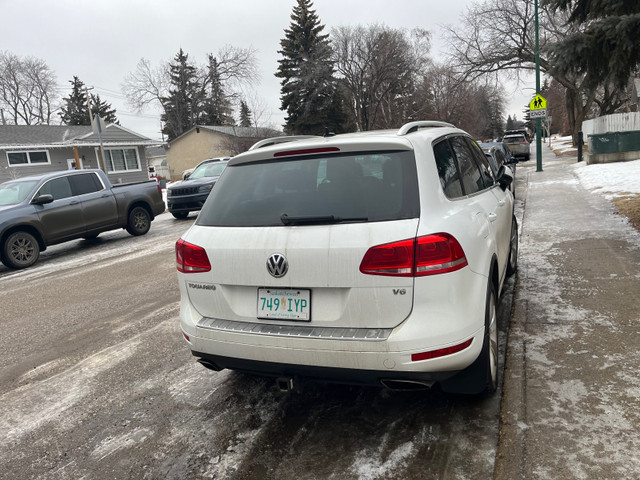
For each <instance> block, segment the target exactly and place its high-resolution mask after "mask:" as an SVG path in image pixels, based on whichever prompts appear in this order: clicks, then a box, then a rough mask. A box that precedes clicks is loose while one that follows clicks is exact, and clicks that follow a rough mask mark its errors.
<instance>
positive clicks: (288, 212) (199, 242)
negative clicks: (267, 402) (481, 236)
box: [183, 151, 419, 328]
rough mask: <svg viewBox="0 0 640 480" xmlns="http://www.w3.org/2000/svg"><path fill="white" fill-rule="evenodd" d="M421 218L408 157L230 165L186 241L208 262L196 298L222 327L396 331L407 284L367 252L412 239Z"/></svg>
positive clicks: (193, 291)
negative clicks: (369, 260) (368, 261)
mask: <svg viewBox="0 0 640 480" xmlns="http://www.w3.org/2000/svg"><path fill="white" fill-rule="evenodd" d="M418 217H419V201H418V187H417V178H416V169H415V160H414V156H413V152H412V151H383V152H380V151H376V152H364V153H357V154H353V153H349V154H335V155H306V156H304V155H302V156H295V157H292V158H286V159H277V160H269V161H260V162H251V163H240V164H237V165H230V166H229V167H228V168H227V171H225V174H224V175H223V176H222V177H221V180H220V181H219V182H218V184H217V185H216V188H215V189H214V191H213V192H212V195H211V196H210V198H209V200H208V201H207V203H206V204H205V206H204V208H203V210H202V212H201V213H200V216H199V217H198V220H197V221H196V224H195V225H194V226H193V227H192V228H191V229H190V230H189V232H187V233H186V234H185V236H184V237H183V238H184V240H185V241H186V242H188V243H190V244H193V245H196V246H199V247H202V248H204V250H205V251H206V254H207V257H208V259H209V262H210V264H211V271H209V272H206V273H198V274H195V275H185V282H186V286H187V292H188V295H189V299H190V301H191V303H192V305H193V306H194V308H196V309H197V311H198V312H199V313H200V314H201V315H203V316H204V317H209V318H216V319H224V320H234V321H239V322H253V323H255V322H264V323H269V324H276V325H280V324H282V325H291V324H295V325H307V326H318V327H339V328H393V327H394V326H396V325H398V324H399V323H401V322H402V321H403V320H404V319H405V318H406V317H407V316H408V315H409V314H410V312H411V309H412V306H413V278H412V276H411V275H406V276H399V275H398V273H399V274H400V275H402V272H401V271H400V272H396V270H394V268H395V267H396V265H391V268H390V269H389V268H386V267H389V265H385V266H384V267H385V268H383V269H382V270H381V271H380V272H378V271H376V270H375V268H373V269H369V273H363V272H362V271H361V265H362V262H363V259H364V258H365V256H366V254H367V252H368V251H369V249H370V248H371V247H375V246H378V245H383V244H389V243H392V242H398V241H400V240H405V239H413V238H414V237H415V236H416V232H417V228H418ZM387 250H389V249H387ZM387 250H385V249H382V250H378V251H377V253H378V254H379V255H381V257H380V256H379V257H376V258H377V260H376V261H379V262H383V263H384V261H385V260H384V257H385V255H386V254H387V253H393V252H391V250H393V249H391V250H389V251H387ZM394 261H395V260H394ZM369 266H370V267H371V265H369ZM389 272H392V273H394V275H387V274H388V273H389ZM371 273H374V274H371ZM378 273H385V275H380V274H378ZM405 273H406V272H405Z"/></svg>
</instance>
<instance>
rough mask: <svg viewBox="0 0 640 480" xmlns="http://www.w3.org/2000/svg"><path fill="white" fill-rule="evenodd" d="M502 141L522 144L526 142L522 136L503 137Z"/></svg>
mask: <svg viewBox="0 0 640 480" xmlns="http://www.w3.org/2000/svg"><path fill="white" fill-rule="evenodd" d="M502 141H503V142H504V143H522V142H526V141H527V140H526V139H525V138H524V135H513V136H510V137H504V138H503V139H502Z"/></svg>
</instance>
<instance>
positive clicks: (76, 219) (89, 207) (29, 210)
mask: <svg viewBox="0 0 640 480" xmlns="http://www.w3.org/2000/svg"><path fill="white" fill-rule="evenodd" d="M164 210H165V205H164V201H163V200H162V191H161V189H160V186H159V185H158V182H157V181H155V180H150V181H145V182H139V183H131V184H123V185H112V184H111V182H110V181H109V178H108V177H107V175H106V174H105V173H104V172H103V171H102V170H66V171H62V172H55V173H48V174H45V175H39V176H33V177H23V178H20V179H17V180H10V181H8V182H4V183H2V184H0V248H1V250H0V261H2V263H3V264H5V265H6V266H7V267H9V268H26V267H29V266H31V265H33V264H34V263H35V262H36V261H37V260H38V257H39V256H40V252H41V251H44V250H45V249H46V248H47V247H48V246H50V245H55V244H58V243H62V242H67V241H69V240H74V239H76V238H95V237H97V236H98V235H99V234H100V233H102V232H106V231H107V230H115V229H118V228H125V229H126V230H127V232H129V233H130V234H131V235H144V234H145V233H147V232H148V231H149V228H150V226H151V221H152V220H153V219H154V217H155V216H156V215H158V214H160V213H162V212H164Z"/></svg>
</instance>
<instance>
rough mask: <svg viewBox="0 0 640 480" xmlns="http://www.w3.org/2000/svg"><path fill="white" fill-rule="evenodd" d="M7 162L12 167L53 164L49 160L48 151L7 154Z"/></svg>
mask: <svg viewBox="0 0 640 480" xmlns="http://www.w3.org/2000/svg"><path fill="white" fill-rule="evenodd" d="M7 160H8V161H9V166H10V167H15V166H19V165H20V166H21V165H41V164H45V163H51V161H50V160H49V152H47V151H46V150H39V151H33V152H7Z"/></svg>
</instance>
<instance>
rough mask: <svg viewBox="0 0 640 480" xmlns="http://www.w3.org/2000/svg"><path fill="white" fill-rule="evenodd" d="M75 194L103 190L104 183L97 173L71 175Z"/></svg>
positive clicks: (70, 178)
mask: <svg viewBox="0 0 640 480" xmlns="http://www.w3.org/2000/svg"><path fill="white" fill-rule="evenodd" d="M69 181H70V182H71V186H72V188H73V194H74V195H84V194H85V193H93V192H98V191H100V190H102V184H101V183H100V180H98V177H97V176H96V174H95V173H81V174H78V175H71V176H70V177H69Z"/></svg>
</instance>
